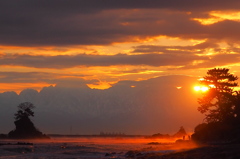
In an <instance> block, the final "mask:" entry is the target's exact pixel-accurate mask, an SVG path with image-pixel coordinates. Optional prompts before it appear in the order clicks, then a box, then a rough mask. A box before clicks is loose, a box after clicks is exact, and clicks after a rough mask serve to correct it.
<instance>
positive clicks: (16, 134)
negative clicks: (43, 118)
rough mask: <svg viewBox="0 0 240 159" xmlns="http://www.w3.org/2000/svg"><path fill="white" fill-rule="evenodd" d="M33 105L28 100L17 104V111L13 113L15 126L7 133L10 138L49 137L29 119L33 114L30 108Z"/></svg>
mask: <svg viewBox="0 0 240 159" xmlns="http://www.w3.org/2000/svg"><path fill="white" fill-rule="evenodd" d="M33 108H35V106H34V105H33V104H32V103H30V102H24V103H21V104H19V105H18V111H17V113H15V114H14V116H15V122H14V124H15V126H16V128H15V129H14V130H12V131H10V132H9V133H8V138H11V139H49V137H48V136H47V135H45V134H43V133H42V132H40V131H39V130H38V129H37V128H36V127H35V126H34V124H33V123H32V121H31V120H30V118H29V117H30V116H32V117H33V116H34V112H33V111H32V109H33Z"/></svg>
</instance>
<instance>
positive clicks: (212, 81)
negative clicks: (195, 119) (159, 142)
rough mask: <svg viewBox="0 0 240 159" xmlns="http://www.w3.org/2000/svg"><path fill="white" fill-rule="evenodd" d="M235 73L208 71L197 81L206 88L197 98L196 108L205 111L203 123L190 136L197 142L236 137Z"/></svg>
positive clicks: (237, 98) (238, 97)
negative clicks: (201, 95)
mask: <svg viewBox="0 0 240 159" xmlns="http://www.w3.org/2000/svg"><path fill="white" fill-rule="evenodd" d="M237 79H238V77H237V76H234V75H233V74H231V73H229V69H226V68H214V69H211V70H208V72H207V75H206V76H205V77H203V79H202V80H201V81H200V83H201V84H202V85H204V86H206V87H208V91H206V92H205V93H204V94H203V97H202V98H199V99H198V103H199V104H200V106H199V107H198V110H199V111H200V112H201V113H203V114H205V116H206V118H205V123H203V124H200V125H198V126H197V127H196V128H195V132H194V134H193V135H192V138H193V139H195V140H199V141H210V140H212V141H213V140H214V141H216V140H233V139H236V138H239V135H238V133H237V132H238V131H239V130H240V127H239V117H240V113H239V112H240V110H239V109H240V108H239V107H240V95H239V92H237V91H234V87H237V86H238V84H237V82H236V80H237Z"/></svg>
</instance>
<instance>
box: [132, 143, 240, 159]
mask: <svg viewBox="0 0 240 159" xmlns="http://www.w3.org/2000/svg"><path fill="white" fill-rule="evenodd" d="M135 158H137V159H240V144H218V145H203V146H201V147H198V148H193V149H185V150H184V149H182V150H178V151H176V152H173V153H169V154H161V153H155V154H154V153H149V154H145V155H140V154H139V155H138V156H135Z"/></svg>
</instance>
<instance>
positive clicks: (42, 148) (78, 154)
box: [0, 137, 196, 159]
mask: <svg viewBox="0 0 240 159" xmlns="http://www.w3.org/2000/svg"><path fill="white" fill-rule="evenodd" d="M174 141H175V139H172V140H163V139H146V138H144V137H140V138H136V137H122V138H114V137H78V138H70V137H69V138H63V137H59V138H52V139H51V140H45V141H44V140H22V141H19V140H17V141H14V140H3V141H1V142H0V143H2V145H0V158H12V159H15V158H16V159H24V158H29V159H47V158H51V159H57V158H68V159H69V158H79V159H82V158H86V159H91V158H92V159H96V158H98V159H101V158H103V159H106V158H119V159H121V158H125V154H126V153H127V152H128V151H135V150H138V151H140V152H141V153H150V152H151V153H154V152H156V153H157V152H158V153H159V152H161V153H169V152H173V151H178V150H180V149H182V148H189V146H191V147H195V146H196V145H195V144H187V145H186V144H184V145H183V144H180V145H179V144H178V145H176V144H173V143H174ZM17 142H22V143H33V145H28V144H25V145H24V144H19V145H18V144H15V143H17ZM149 143H150V144H149Z"/></svg>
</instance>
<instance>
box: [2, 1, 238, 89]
mask: <svg viewBox="0 0 240 159" xmlns="http://www.w3.org/2000/svg"><path fill="white" fill-rule="evenodd" d="M239 7H240V2H239V1H238V0H228V1H226V0H218V1H215V0H194V1H192V0H168V1H163V0H148V1H146V0H136V1H129V0H128V1H127V0H34V1H31V0H26V1H19V0H8V1H1V2H0V15H1V16H0V22H1V23H0V35H1V37H0V67H1V70H0V92H5V91H16V92H17V93H19V92H20V91H21V90H23V89H26V88H33V89H36V90H38V91H39V90H41V89H42V87H46V86H50V85H53V86H55V85H62V86H66V87H68V86H69V87H79V86H82V85H87V86H88V87H90V88H97V89H107V88H109V87H111V86H112V85H114V84H116V83H118V82H119V81H123V80H133V81H141V80H145V79H150V78H155V77H160V76H166V75H175V74H177V75H187V76H194V77H200V76H203V75H204V74H205V73H206V71H207V70H208V69H209V68H213V67H227V68H230V70H231V72H232V73H234V74H236V75H239V74H240V72H239V66H240V63H239V62H240V61H239V58H240V55H239V51H240V43H239V42H240V41H239V40H240V38H239V37H240V32H239V28H240V10H239Z"/></svg>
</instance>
